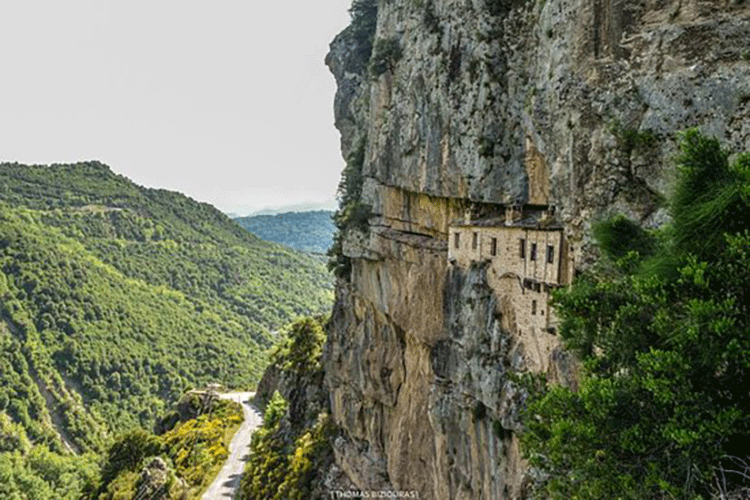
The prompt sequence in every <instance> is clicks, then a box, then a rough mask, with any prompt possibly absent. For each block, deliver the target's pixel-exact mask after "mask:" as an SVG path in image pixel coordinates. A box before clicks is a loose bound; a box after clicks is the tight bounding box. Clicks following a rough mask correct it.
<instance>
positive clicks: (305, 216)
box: [234, 210, 336, 253]
mask: <svg viewBox="0 0 750 500" xmlns="http://www.w3.org/2000/svg"><path fill="white" fill-rule="evenodd" d="M332 216H333V212H329V211H326V210H318V211H315V212H286V213H283V214H276V215H254V216H250V217H238V218H236V219H234V220H235V221H236V222H237V223H238V224H239V225H240V226H242V227H244V228H245V229H247V230H248V231H250V232H251V233H253V234H254V235H256V236H257V237H259V238H262V239H264V240H267V241H275V242H276V243H281V244H282V245H286V246H288V247H290V248H294V249H296V250H301V251H303V252H314V253H326V251H327V250H328V249H329V248H330V247H331V243H333V233H334V231H335V229H336V228H335V227H334V225H333V220H332V219H331V217H332Z"/></svg>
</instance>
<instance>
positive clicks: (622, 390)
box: [522, 131, 750, 499]
mask: <svg viewBox="0 0 750 500" xmlns="http://www.w3.org/2000/svg"><path fill="white" fill-rule="evenodd" d="M680 147H681V155H680V156H679V158H678V162H679V163H678V168H679V173H680V178H679V180H678V182H677V189H676V190H675V196H674V197H673V198H672V200H671V205H670V206H671V210H672V215H673V223H672V224H671V225H670V226H669V227H666V228H664V229H662V230H661V231H660V233H659V234H657V235H648V234H646V233H644V232H642V231H639V230H638V229H637V228H635V226H634V225H633V224H631V223H629V222H627V221H625V220H623V219H622V218H620V217H618V218H615V219H612V220H610V221H609V222H608V223H603V224H602V225H601V226H600V227H599V229H598V230H597V236H600V237H601V245H602V250H603V255H604V258H603V260H602V261H601V262H600V263H599V265H598V266H597V267H596V268H595V269H593V270H592V271H590V272H589V273H587V274H586V275H584V276H583V277H582V278H581V279H579V280H578V281H577V282H576V283H575V284H574V285H573V286H572V287H570V289H569V290H567V291H562V292H560V293H558V294H557V295H556V297H555V302H556V308H557V311H558V313H559V315H560V318H561V336H562V337H563V339H564V341H565V343H566V345H567V346H568V347H570V348H573V349H576V350H577V351H578V352H579V353H580V356H581V359H582V362H583V370H582V373H581V375H580V380H579V389H578V390H577V391H573V390H570V389H567V388H564V387H542V388H541V390H540V391H539V392H537V393H535V395H534V396H533V397H532V398H531V401H530V404H529V406H528V409H527V418H526V425H527V432H526V433H525V434H524V435H523V437H522V440H523V444H524V449H525V453H526V454H527V456H528V457H529V458H530V459H531V462H532V464H534V465H536V466H538V467H540V468H542V469H544V470H545V471H546V472H547V473H548V474H549V480H548V481H547V483H546V485H545V487H544V489H545V491H546V492H547V493H549V494H551V495H552V497H553V498H566V499H567V498H580V499H600V498H633V499H641V498H695V497H696V496H701V495H702V497H703V498H706V497H708V496H709V495H710V493H711V485H712V478H713V477H714V475H715V474H716V471H717V470H718V469H720V468H729V467H730V466H729V464H730V462H731V461H732V459H733V457H734V458H740V459H743V460H744V459H745V458H746V457H747V455H748V450H750V401H748V398H747V386H748V382H750V380H748V374H749V373H750V371H749V370H750V314H748V313H750V311H748V304H750V302H749V300H748V299H750V296H749V293H748V291H747V290H748V286H747V284H748V283H750V219H747V218H746V217H745V218H743V217H741V216H740V215H739V214H742V213H747V212H748V207H749V205H750V204H749V203H748V199H749V198H748V197H747V192H748V188H750V182H749V180H750V177H748V175H747V173H748V169H747V165H748V159H747V156H746V155H740V156H739V157H738V159H737V160H735V162H733V163H732V164H731V165H730V164H729V162H728V161H727V159H728V157H729V155H728V153H727V152H725V151H723V150H722V149H721V148H720V146H719V143H718V141H715V140H713V139H707V138H705V137H703V136H702V135H700V134H699V133H698V132H696V131H689V132H687V133H685V134H683V135H682V137H681V141H680ZM703 231H706V234H703ZM628 241H629V242H630V243H628V244H627V245H626V249H627V253H625V252H624V251H623V250H622V249H621V248H618V246H619V245H620V244H621V243H622V242H628ZM614 243H616V244H614ZM665 252H669V253H670V255H669V256H668V258H665V257H664V253H665ZM655 263H658V265H655ZM727 478H728V480H729V482H730V484H732V485H733V487H735V488H738V487H740V486H742V485H744V484H745V479H744V478H743V476H741V475H740V474H732V473H729V474H727Z"/></svg>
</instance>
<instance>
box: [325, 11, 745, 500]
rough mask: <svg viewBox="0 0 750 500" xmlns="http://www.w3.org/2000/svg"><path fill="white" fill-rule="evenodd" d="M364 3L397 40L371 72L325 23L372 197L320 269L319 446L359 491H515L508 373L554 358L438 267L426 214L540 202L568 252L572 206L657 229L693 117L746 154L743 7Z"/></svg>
mask: <svg viewBox="0 0 750 500" xmlns="http://www.w3.org/2000/svg"><path fill="white" fill-rule="evenodd" d="M378 7H379V9H378V23H377V32H376V40H378V39H396V40H398V43H399V45H400V47H401V50H402V56H401V57H400V59H398V60H396V61H395V63H394V64H393V65H392V68H390V69H389V70H387V71H386V72H385V73H384V74H382V75H379V76H378V77H377V78H372V77H370V75H368V74H367V73H366V71H365V70H364V65H363V64H362V62H361V61H356V60H354V58H353V54H354V53H355V52H356V47H355V46H353V42H351V40H349V39H347V38H346V37H339V38H337V39H336V40H335V41H334V42H333V43H332V45H331V52H330V54H329V56H328V58H327V63H328V65H329V67H330V68H331V70H332V72H333V73H334V76H335V77H336V79H337V82H338V85H339V91H338V94H337V96H336V102H335V112H336V124H337V127H338V128H339V130H340V131H341V134H342V138H341V144H342V152H343V154H344V156H347V155H349V154H350V153H351V152H352V151H354V150H355V148H356V147H357V146H358V145H359V144H361V143H362V141H364V144H365V161H364V165H363V174H364V177H365V182H364V187H363V194H362V202H363V203H364V204H366V205H370V206H371V207H372V216H371V217H370V219H369V230H368V231H360V230H351V231H349V233H348V234H347V235H346V238H345V241H344V252H345V253H346V255H347V256H349V257H350V258H351V259H352V273H351V276H350V277H349V278H348V279H346V280H340V282H339V284H338V294H337V302H336V307H335V311H334V317H333V321H332V324H331V331H330V332H329V342H328V344H327V348H326V353H325V356H326V361H325V363H326V377H327V384H328V387H329V390H330V393H331V404H332V411H333V414H334V416H335V418H336V420H337V422H338V423H339V424H340V425H341V427H342V429H343V430H344V435H343V437H342V438H340V439H339V440H338V441H337V446H336V453H337V460H338V463H339V465H340V466H341V467H342V469H343V470H344V471H345V472H346V473H347V474H348V475H349V477H350V478H351V479H352V480H353V481H354V483H355V484H357V485H358V486H359V487H361V488H367V489H374V488H385V487H387V488H397V489H403V490H417V491H419V493H420V495H421V496H420V498H428V499H429V498H440V499H449V498H451V499H453V498H455V499H463V498H465V499H476V498H487V499H494V498H522V497H523V496H524V491H525V485H526V484H528V482H529V481H532V480H533V471H529V470H528V469H527V467H526V466H525V463H524V461H523V460H522V458H521V457H520V454H519V451H518V443H517V437H516V434H517V433H518V431H520V430H521V428H522V423H521V422H520V421H519V418H518V410H519V408H520V407H521V406H522V405H523V400H524V394H523V391H521V390H519V388H518V387H517V386H516V385H515V384H514V382H513V380H515V377H514V374H518V373H523V372H524V371H529V370H535V371H542V372H544V373H547V375H548V377H549V378H551V379H553V380H556V381H558V382H560V383H567V384H574V383H575V377H574V371H575V370H574V364H573V363H572V361H571V360H570V356H568V355H567V354H566V353H565V352H563V351H562V350H561V349H560V348H559V345H558V343H557V340H556V338H555V337H553V336H549V335H544V336H540V337H538V338H531V339H530V338H528V337H523V338H522V337H521V336H519V335H518V332H517V328H516V325H517V316H518V315H519V314H523V312H522V311H514V310H512V308H510V307H508V305H507V301H504V300H503V297H501V296H498V294H497V293H495V292H493V290H492V289H491V288H490V287H489V285H488V280H487V277H486V273H485V271H484V269H483V267H482V265H481V264H477V265H475V266H472V267H471V268H469V269H459V268H456V267H453V266H450V265H449V263H448V262H447V258H446V257H447V253H446V249H447V235H448V227H449V225H450V224H451V222H452V221H454V220H456V219H459V218H464V216H465V215H466V214H469V215H474V216H478V215H483V214H487V213H489V214H493V213H497V211H498V210H499V208H500V206H501V205H508V204H530V205H554V206H555V207H557V212H556V214H557V217H558V218H559V222H561V223H563V224H564V227H565V232H566V235H567V237H568V239H569V241H570V243H571V247H572V256H573V259H574V262H575V265H576V266H579V267H580V266H583V265H585V264H586V262H587V261H588V260H589V259H590V258H591V255H590V251H589V245H588V244H587V241H588V240H587V230H588V224H589V221H591V220H592V218H594V217H597V216H600V215H603V214H605V213H607V212H609V211H613V210H617V211H620V212H624V213H626V214H628V215H630V216H631V217H634V218H636V219H638V220H640V221H641V222H642V223H643V224H645V225H657V224H660V223H662V222H663V221H664V220H666V211H665V209H664V208H663V207H662V206H661V204H660V202H661V198H662V195H663V194H665V193H667V192H668V189H669V186H670V179H671V177H672V172H673V167H672V166H671V163H670V158H671V157H672V156H673V155H674V154H675V152H676V149H675V140H674V137H675V132H676V131H679V130H683V129H685V128H689V127H693V126H698V127H700V128H702V129H703V130H704V131H705V132H708V133H711V134H713V135H716V136H718V137H719V138H720V139H721V140H722V141H723V142H724V143H726V144H729V145H730V146H732V147H734V148H736V149H745V150H747V149H750V119H749V118H750V116H749V115H750V62H749V61H750V5H748V2H743V1H742V0H731V1H729V0H727V1H722V0H714V1H698V0H640V1H629V2H625V1H618V0H536V1H532V0H528V1H527V0H461V1H458V0H381V1H380V2H379V5H378ZM354 45H356V44H354ZM540 344H544V345H545V346H546V347H545V349H541V350H540V349H539V345H540ZM540 352H544V353H545V354H544V355H539V354H538V353H540ZM540 356H541V357H540ZM541 358H544V359H541Z"/></svg>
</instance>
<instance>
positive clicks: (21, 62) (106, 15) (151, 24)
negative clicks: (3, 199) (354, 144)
mask: <svg viewBox="0 0 750 500" xmlns="http://www.w3.org/2000/svg"><path fill="white" fill-rule="evenodd" d="M350 4H351V0H324V1H322V2H311V1H309V0H292V1H283V2H279V1H275V0H267V1H253V0H203V1H198V0H148V1H144V0H116V1H115V0H64V1H60V0H2V2H0V65H2V66H0V160H2V161H18V162H22V163H67V162H75V161H80V160H93V159H96V160H100V161H102V162H103V163H106V164H108V165H109V166H110V167H112V169H113V170H114V171H115V172H117V173H120V174H123V175H125V176H127V177H129V178H130V179H132V180H134V181H135V182H137V183H139V184H143V185H146V186H151V187H163V188H167V189H174V190H178V191H182V192H184V193H185V194H187V195H189V196H191V197H193V198H195V199H197V200H200V201H207V202H209V203H212V204H213V205H216V206H217V207H219V208H220V209H222V210H224V211H232V212H238V213H243V214H244V213H248V212H249V211H251V210H253V209H257V208H263V207H266V206H279V205H286V204H292V203H299V202H304V201H322V200H326V199H330V198H332V197H333V196H334V194H335V190H336V186H337V184H338V180H339V176H340V173H341V169H342V168H343V160H342V159H341V154H340V152H339V136H338V132H337V131H336V130H335V129H334V127H333V111H332V109H333V94H334V91H335V84H334V79H333V76H332V75H331V74H330V73H329V72H328V69H327V68H326V67H325V65H324V63H323V59H324V57H325V54H326V52H327V51H328V44H329V42H330V41H331V40H332V39H333V37H334V36H335V34H336V33H338V32H339V31H341V30H342V29H343V28H344V27H345V26H346V25H347V24H348V21H349V15H348V13H347V9H348V8H349V6H350Z"/></svg>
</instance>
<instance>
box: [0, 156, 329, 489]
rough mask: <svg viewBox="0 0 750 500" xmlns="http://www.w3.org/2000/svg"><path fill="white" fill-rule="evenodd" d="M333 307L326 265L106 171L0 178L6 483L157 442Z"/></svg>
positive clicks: (41, 169) (0, 460)
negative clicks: (303, 322)
mask: <svg viewBox="0 0 750 500" xmlns="http://www.w3.org/2000/svg"><path fill="white" fill-rule="evenodd" d="M330 301H331V279H330V277H329V275H328V273H327V272H326V270H325V266H324V264H323V263H321V262H320V259H319V258H317V259H316V258H313V257H310V256H307V255H304V254H300V253H297V252H294V251H292V250H289V249H287V248H284V247H282V246H279V245H276V244H272V243H268V242H264V241H262V240H259V239H258V238H256V237H254V236H252V235H250V234H248V233H247V232H246V231H245V230H244V229H242V228H240V227H239V226H237V225H236V224H235V223H233V222H232V221H231V220H230V219H228V218H227V217H226V216H224V215H223V214H221V213H220V212H219V211H218V210H216V209H214V208H213V207H211V206H209V205H206V204H201V203H197V202H195V201H193V200H191V199H189V198H187V197H185V196H183V195H180V194H178V193H172V192H168V191H163V190H153V189H144V188H142V187H139V186H137V185H135V184H133V183H132V182H130V181H129V180H127V179H125V178H124V177H121V176H118V175H115V174H113V173H112V172H111V171H110V169H109V168H108V167H106V166H104V165H101V164H99V163H95V162H94V163H82V164H76V165H53V166H49V167H47V166H23V165H18V164H3V165H0V367H2V369H1V370H0V415H2V416H3V418H5V419H6V420H7V422H8V425H6V426H5V427H6V428H7V429H8V432H7V433H3V436H6V434H7V436H9V437H8V439H7V440H6V439H5V437H3V442H4V443H6V444H7V446H5V445H4V448H3V449H2V450H0V455H2V456H0V476H2V475H3V474H4V473H7V474H10V475H13V477H16V476H17V477H19V478H21V479H19V480H18V481H15V482H13V484H23V480H22V479H23V478H24V477H26V476H24V475H23V474H22V473H21V472H19V471H21V470H28V467H27V465H28V460H31V458H32V455H33V453H36V452H34V450H36V449H37V448H36V447H37V446H41V447H42V448H44V449H45V450H47V451H46V452H50V453H53V454H56V453H63V452H65V451H66V450H67V451H73V452H85V451H98V450H101V449H102V446H104V445H105V444H106V443H107V442H108V441H109V439H110V437H111V436H112V435H113V433H117V432H121V431H124V430H127V429H130V428H133V427H136V426H144V427H147V428H150V427H151V426H152V425H153V423H154V420H155V418H156V417H157V416H159V415H160V414H161V413H163V411H164V409H165V408H168V407H169V405H170V403H171V402H173V401H174V400H175V399H176V398H177V397H178V396H179V395H180V394H181V393H182V392H183V391H184V390H185V389H186V388H189V387H191V386H195V385H200V384H207V383H210V382H219V383H222V384H224V385H226V386H229V387H247V386H251V385H253V384H254V383H256V382H257V380H258V378H259V376H260V374H261V370H262V369H263V367H264V365H265V363H266V358H265V351H266V349H267V348H268V347H270V346H271V345H272V344H273V341H274V337H273V335H272V334H271V333H270V332H272V331H275V330H277V329H279V328H280V327H281V326H282V325H284V324H286V323H288V322H290V321H291V320H293V319H294V318H295V317H297V316H299V315H303V314H308V313H315V312H319V311H323V310H326V309H327V308H328V307H329V304H330ZM14 426H18V427H14ZM14 429H15V430H14ZM14 436H15V437H14ZM27 438H28V440H30V442H31V443H33V444H34V445H35V446H34V447H32V448H30V447H28V446H24V445H23V443H24V442H26V439H27ZM8 443H10V444H8ZM13 443H16V444H13ZM46 452H45V453H46ZM3 453H7V454H8V455H7V456H4V455H3ZM55 456H57V455H55ZM82 470H84V469H82ZM86 470H87V469H86ZM7 474H6V475H7ZM29 474H31V476H29V477H32V476H33V477H37V476H38V475H35V474H36V473H29ZM4 477H5V476H4ZM7 477H10V476H7ZM87 477H88V476H87ZM42 480H43V478H42ZM19 481H20V482H19ZM82 481H84V480H83V479H81V481H78V482H79V483H80V482H82ZM0 482H2V481H0ZM49 487H50V488H53V486H49ZM53 489H54V488H53ZM73 490H75V488H73ZM40 491H41V490H40ZM45 491H46V490H45ZM55 491H57V493H55V495H56V496H55V498H67V497H65V496H64V495H60V494H59V490H55ZM71 491H72V490H71ZM8 494H9V495H10V493H8ZM53 496H54V495H53ZM8 498H13V496H12V495H11V496H9V497H8ZM39 498H49V497H45V496H40V497H39Z"/></svg>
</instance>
